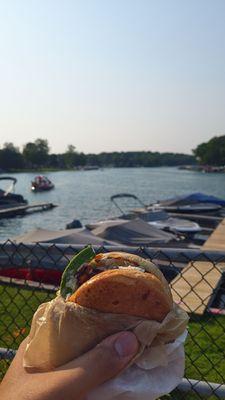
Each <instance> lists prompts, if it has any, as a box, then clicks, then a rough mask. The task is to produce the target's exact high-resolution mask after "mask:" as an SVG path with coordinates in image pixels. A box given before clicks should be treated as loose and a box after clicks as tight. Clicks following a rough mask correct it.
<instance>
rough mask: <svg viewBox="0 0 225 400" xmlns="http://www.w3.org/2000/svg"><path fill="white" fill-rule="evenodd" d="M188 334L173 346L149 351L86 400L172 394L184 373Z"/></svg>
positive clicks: (146, 399)
mask: <svg viewBox="0 0 225 400" xmlns="http://www.w3.org/2000/svg"><path fill="white" fill-rule="evenodd" d="M186 336H187V331H185V332H184V333H183V334H182V335H181V336H179V337H178V338H177V339H176V340H175V342H174V343H170V344H166V345H160V346H154V347H151V348H150V349H146V350H145V351H144V352H143V353H142V355H141V356H140V357H139V358H138V359H137V360H136V362H135V363H134V364H133V365H131V366H130V367H129V368H127V369H126V370H125V371H123V372H122V373H121V374H120V375H119V376H117V377H116V378H114V379H111V380H110V381H108V382H106V383H104V384H103V385H101V386H99V387H98V388H97V389H95V390H94V391H92V392H91V393H89V395H88V396H87V400H114V399H115V400H155V399H158V398H159V397H160V396H163V395H164V394H167V393H170V392H171V391H172V390H173V389H175V387H176V386H177V385H178V384H179V383H180V381H181V380H182V378H183V374H184V366H185V356H184V342H185V339H186Z"/></svg>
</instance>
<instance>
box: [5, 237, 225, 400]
mask: <svg viewBox="0 0 225 400" xmlns="http://www.w3.org/2000/svg"><path fill="white" fill-rule="evenodd" d="M93 247H94V249H95V251H96V252H105V251H126V252H132V253H135V254H137V255H140V256H142V257H144V258H148V259H150V260H151V261H152V262H153V263H155V264H156V265H157V266H159V268H160V269H161V271H162V272H163V274H164V275H165V277H166V278H167V280H168V281H169V282H170V284H171V288H172V291H173V294H174V295H175V297H176V301H179V302H180V303H181V306H183V307H184V308H186V310H187V311H189V315H190V323H189V335H188V339H187V342H186V345H185V351H186V371H185V379H184V380H183V382H182V383H181V384H180V385H179V387H178V389H177V390H175V391H174V392H173V393H172V394H171V395H170V396H171V399H206V398H207V399H212V400H213V399H220V398H225V387H224V380H225V379H224V378H225V253H224V252H211V251H207V252H203V251H199V250H192V249H170V248H168V249H167V248H150V247H136V248H134V247H127V246H124V247H122V246H113V247H104V248H103V247H101V248H99V247H96V246H93ZM82 248H83V246H74V245H71V246H70V245H58V244H57V245H56V244H50V243H43V244H40V243H39V244H34V243H31V244H22V243H21V244H15V243H12V242H9V241H8V242H6V243H0V379H1V378H2V377H3V375H4V373H5V372H6V370H7V367H8V365H9V363H10V360H11V359H12V357H13V355H14V350H16V349H17V348H18V346H19V344H20V342H21V341H22V340H23V338H24V337H26V336H27V334H28V333H29V328H30V323H31V319H32V316H33V313H34V312H35V310H36V309H37V307H38V306H39V304H41V303H42V302H45V301H48V300H50V299H52V298H53V297H54V296H55V292H56V290H57V287H58V284H59V282H60V277H61V273H62V271H63V270H64V268H65V266H66V265H67V263H68V261H69V260H70V259H71V257H72V256H73V255H74V254H75V253H76V252H78V251H79V250H81V249H82ZM215 282H216V283H215ZM177 288H179V291H178V289H177ZM195 302H196V308H195Z"/></svg>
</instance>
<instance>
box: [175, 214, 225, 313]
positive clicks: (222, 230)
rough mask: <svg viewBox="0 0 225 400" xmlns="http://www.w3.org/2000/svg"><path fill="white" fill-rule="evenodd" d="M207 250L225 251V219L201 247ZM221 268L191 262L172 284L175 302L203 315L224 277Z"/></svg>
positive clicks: (210, 263)
mask: <svg viewBox="0 0 225 400" xmlns="http://www.w3.org/2000/svg"><path fill="white" fill-rule="evenodd" d="M201 249H202V250H203V251H206V250H214V251H215V250H225V219H223V220H222V222H221V223H220V224H219V225H218V226H217V228H216V229H215V230H214V232H213V233H212V234H211V236H210V237H209V238H208V240H207V241H206V242H205V243H204V245H203V246H202V247H201ZM220 267H223V268H224V263H223V264H222V263H220V264H218V263H217V264H216V265H214V264H213V263H212V262H210V261H195V262H192V261H191V262H189V264H188V265H187V267H186V268H184V269H183V270H182V272H181V274H179V275H178V276H177V277H176V278H175V279H174V280H173V281H172V282H171V286H172V287H171V289H172V294H173V298H174V301H175V302H177V303H180V304H181V306H182V308H183V309H184V310H185V311H187V312H192V313H195V314H200V315H201V314H203V313H204V311H205V310H206V308H207V306H208V304H209V302H210V300H211V299H212V296H214V294H215V291H216V290H217V287H218V285H219V281H220V279H221V277H222V272H221V269H220Z"/></svg>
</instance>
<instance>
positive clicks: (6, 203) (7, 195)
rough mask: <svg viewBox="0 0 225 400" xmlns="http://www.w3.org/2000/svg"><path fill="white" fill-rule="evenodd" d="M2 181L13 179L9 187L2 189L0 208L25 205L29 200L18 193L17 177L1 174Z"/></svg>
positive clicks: (0, 179) (0, 190) (0, 191)
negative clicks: (16, 191)
mask: <svg viewBox="0 0 225 400" xmlns="http://www.w3.org/2000/svg"><path fill="white" fill-rule="evenodd" d="M0 181H11V183H10V185H9V187H8V189H6V190H3V189H0V209H1V210H4V209H7V208H13V207H17V206H24V205H26V204H27V203H28V202H27V200H25V199H24V197H23V196H22V195H21V194H16V193H14V192H15V186H16V183H17V179H16V178H14V177H12V176H1V177H0Z"/></svg>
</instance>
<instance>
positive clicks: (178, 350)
mask: <svg viewBox="0 0 225 400" xmlns="http://www.w3.org/2000/svg"><path fill="white" fill-rule="evenodd" d="M187 322H188V316H187V314H186V313H185V312H184V311H183V310H182V309H181V308H180V307H179V306H178V305H176V304H174V305H173V309H172V310H171V311H170V312H169V313H168V314H167V316H166V317H165V318H164V320H163V321H162V322H156V321H151V320H147V319H143V318H138V317H133V316H129V315H123V314H108V313H101V312H98V311H95V310H90V309H87V308H84V307H81V306H79V305H78V304H75V303H71V302H65V301H64V299H62V297H60V296H58V297H56V298H55V299H54V300H52V301H51V302H48V303H44V304H42V305H41V306H40V307H39V308H38V310H37V311H36V313H35V314H34V317H33V321H32V325H31V331H30V334H29V337H28V343H27V347H26V350H25V353H24V360H23V365H24V367H25V368H26V369H28V370H30V371H31V372H32V371H48V370H51V369H54V368H56V367H58V366H60V365H63V364H65V363H66V362H68V361H70V360H72V359H74V358H77V357H79V356H81V355H82V354H84V353H85V352H86V351H88V350H90V349H92V348H93V347H94V346H95V345H96V344H97V343H100V342H101V340H103V339H104V338H106V337H107V336H109V335H111V334H113V333H116V332H120V331H123V330H131V331H133V332H134V333H135V335H136V336H137V338H138V340H139V342H140V350H139V353H138V355H137V357H136V358H135V359H134V360H132V365H129V366H128V367H127V369H126V370H125V371H124V372H122V373H121V374H120V375H118V376H117V377H116V378H114V379H112V380H110V381H108V382H107V383H105V384H104V385H102V386H101V387H99V388H98V389H96V390H95V391H93V392H92V393H90V394H89V397H88V400H111V399H132V400H133V399H141V400H144V399H146V400H147V399H148V400H154V399H156V398H158V397H159V396H161V395H162V394H165V393H168V392H170V391H171V390H173V389H174V388H175V387H176V386H177V384H178V383H179V382H180V380H181V378H182V377H183V371H184V349H183V343H184V340H185V337H186V334H184V332H185V329H186V326H187ZM109 363H110V360H109Z"/></svg>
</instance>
